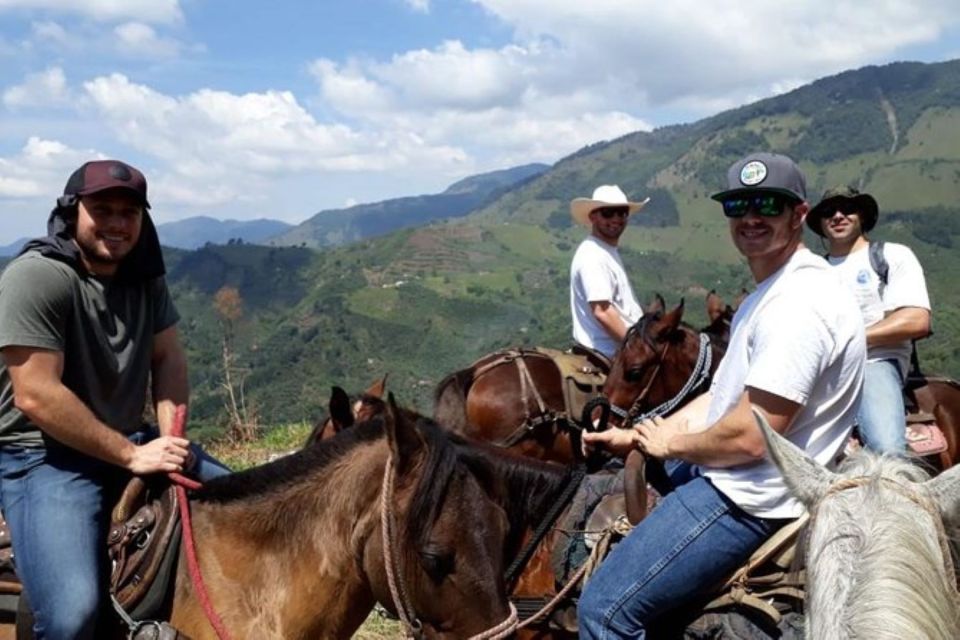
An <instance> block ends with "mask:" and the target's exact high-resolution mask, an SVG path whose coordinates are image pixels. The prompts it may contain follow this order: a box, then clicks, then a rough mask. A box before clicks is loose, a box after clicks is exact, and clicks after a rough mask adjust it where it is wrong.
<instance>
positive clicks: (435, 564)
mask: <svg viewBox="0 0 960 640" xmlns="http://www.w3.org/2000/svg"><path fill="white" fill-rule="evenodd" d="M383 419H384V428H385V431H386V435H387V442H388V444H389V456H390V462H389V465H388V469H387V471H386V472H385V473H386V474H388V475H389V474H391V473H392V479H391V484H392V487H391V488H388V485H387V480H385V482H384V492H385V496H384V499H383V502H382V504H383V508H384V509H385V512H384V513H383V514H382V517H383V518H384V519H385V520H384V522H387V521H390V522H392V523H393V525H392V526H391V525H390V524H384V525H383V527H382V529H381V535H380V544H379V545H372V546H371V547H369V548H368V553H365V557H364V570H365V572H366V574H367V575H368V576H370V578H371V588H372V590H373V592H374V596H375V597H376V598H377V599H378V600H379V601H380V602H381V603H383V604H384V605H385V606H387V607H388V608H389V609H393V610H394V611H395V612H396V613H397V614H398V615H399V616H400V617H401V619H402V620H405V622H407V624H408V625H410V626H412V627H413V629H414V630H416V629H417V628H418V627H420V626H422V628H423V631H424V633H425V635H426V637H431V638H465V637H471V636H474V635H476V634H480V633H482V632H484V631H487V630H489V629H491V628H494V627H497V626H499V625H500V624H501V623H504V622H505V621H506V622H508V623H509V620H510V619H511V618H512V609H511V606H510V604H509V601H508V600H507V594H506V589H505V586H504V584H503V580H502V575H503V570H504V546H505V545H504V541H505V540H506V537H507V534H508V531H509V525H508V522H507V516H506V513H505V511H504V509H503V508H502V507H501V506H500V505H499V504H498V502H497V501H496V500H495V499H494V498H493V497H492V496H491V495H490V493H489V488H488V487H486V486H485V484H484V482H483V480H484V479H483V478H482V477H479V476H477V475H476V474H474V473H473V472H472V471H471V470H470V468H469V467H468V466H467V465H465V464H463V463H462V461H460V459H459V454H458V453H457V451H456V447H455V445H454V444H453V443H452V442H451V440H450V436H449V435H448V434H446V433H444V432H442V431H441V430H440V429H439V427H438V426H437V425H435V424H434V423H433V422H432V421H430V420H428V419H427V418H423V417H422V416H419V415H418V414H415V413H413V412H410V411H405V410H401V409H399V408H398V407H397V405H396V403H395V401H394V398H393V394H390V396H389V399H388V402H387V403H386V407H385V411H384V415H383ZM391 469H392V471H391ZM390 493H393V495H392V496H391V495H389V494H390ZM371 549H372V552H371V551H370V550H371ZM391 573H392V574H393V576H392V579H391V577H390V574H391ZM391 582H393V583H394V584H396V585H399V587H391V586H390V585H391Z"/></svg>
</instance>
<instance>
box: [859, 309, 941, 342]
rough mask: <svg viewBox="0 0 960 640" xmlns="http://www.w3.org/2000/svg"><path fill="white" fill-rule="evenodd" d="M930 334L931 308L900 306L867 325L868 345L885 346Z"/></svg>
mask: <svg viewBox="0 0 960 640" xmlns="http://www.w3.org/2000/svg"><path fill="white" fill-rule="evenodd" d="M928 335H930V310H929V309H924V308H922V307H900V308H899V309H897V310H895V311H893V312H892V313H890V314H889V315H887V316H886V317H885V318H884V319H883V320H880V321H879V322H874V323H873V324H872V325H870V326H869V327H867V346H868V347H884V346H889V345H895V344H899V343H901V342H904V341H906V340H916V339H919V338H926V337H927V336H928Z"/></svg>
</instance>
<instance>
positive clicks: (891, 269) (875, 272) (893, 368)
mask: <svg viewBox="0 0 960 640" xmlns="http://www.w3.org/2000/svg"><path fill="white" fill-rule="evenodd" d="M878 217H879V211H878V207H877V201H876V200H874V198H873V196H871V195H870V194H868V193H860V192H859V191H858V190H857V189H855V188H853V187H848V186H841V187H834V188H832V189H828V190H827V191H826V192H825V193H824V194H823V197H822V198H821V199H820V202H819V203H818V204H817V206H815V207H814V208H813V210H812V211H811V212H810V215H809V216H808V217H807V225H808V226H809V227H810V228H811V229H812V230H813V232H814V233H816V234H817V235H818V236H820V237H821V238H825V239H826V241H827V243H828V244H829V247H830V252H829V254H828V255H827V261H829V262H830V264H831V265H833V266H834V268H835V269H836V270H837V271H838V272H839V273H840V276H841V278H842V279H843V282H844V284H846V286H847V287H848V288H849V289H850V290H851V291H852V292H853V295H854V298H855V299H856V301H857V303H858V304H859V305H860V312H861V313H862V314H863V323H864V326H865V327H866V332H867V367H866V369H864V376H863V401H862V402H861V404H860V411H859V413H858V414H857V422H858V424H859V429H860V438H861V439H862V440H863V443H864V445H865V446H867V447H869V448H870V449H873V450H874V451H877V452H879V453H890V454H894V455H903V454H904V453H906V448H907V441H906V436H905V432H904V422H903V415H904V407H903V395H902V388H903V382H904V379H905V378H906V375H907V367H908V364H907V363H908V361H909V359H910V352H911V342H912V341H913V340H917V339H919V338H925V337H927V336H928V335H929V334H930V298H929V296H928V295H927V283H926V281H925V280H924V277H923V268H922V267H921V266H920V262H919V261H918V260H917V257H916V256H915V255H914V254H913V251H911V250H910V249H909V248H908V247H905V246H904V245H902V244H895V243H893V242H887V243H884V242H872V241H871V240H870V239H869V238H867V233H868V232H870V231H871V230H872V229H873V227H874V225H876V224H877V218H878Z"/></svg>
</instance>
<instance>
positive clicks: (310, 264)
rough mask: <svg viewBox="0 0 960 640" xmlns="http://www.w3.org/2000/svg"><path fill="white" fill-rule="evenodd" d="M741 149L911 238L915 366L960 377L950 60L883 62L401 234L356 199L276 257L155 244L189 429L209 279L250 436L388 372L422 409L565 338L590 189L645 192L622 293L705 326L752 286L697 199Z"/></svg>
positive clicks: (621, 149)
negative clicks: (453, 385) (709, 304)
mask: <svg viewBox="0 0 960 640" xmlns="http://www.w3.org/2000/svg"><path fill="white" fill-rule="evenodd" d="M755 150H772V151H776V152H781V153H787V154H789V155H791V156H792V157H794V158H795V159H796V160H797V161H798V162H799V164H800V166H801V168H802V169H803V171H804V172H805V174H806V176H807V184H808V196H809V200H810V201H811V202H812V203H815V202H816V201H818V200H819V194H820V193H821V192H822V191H823V190H824V189H826V188H827V187H829V186H832V185H837V184H843V183H852V184H855V185H859V186H860V187H861V188H862V189H863V190H864V191H867V192H869V193H871V194H872V195H874V196H875V197H876V199H877V200H878V202H879V203H880V209H881V212H880V222H879V224H878V226H877V228H876V230H875V231H874V232H873V233H872V234H871V237H873V238H875V239H884V240H891V241H898V242H903V243H905V244H908V245H909V246H911V247H912V248H913V249H914V251H915V252H916V254H917V256H918V258H919V259H920V261H921V263H922V265H923V267H924V269H925V272H926V276H927V282H928V287H929V290H930V296H931V300H932V302H933V305H934V329H935V334H934V336H933V337H932V338H930V339H929V340H924V341H922V342H921V343H920V345H919V350H920V355H921V360H922V362H923V365H924V368H925V369H926V370H927V371H930V372H937V373H941V374H947V375H950V376H953V377H955V378H957V377H960V340H958V339H957V338H958V336H960V289H958V288H957V287H956V286H955V285H954V278H955V275H956V274H957V273H960V251H958V250H957V246H958V245H960V205H958V204H957V203H958V202H960V61H951V62H944V63H938V64H921V63H896V64H891V65H886V66H883V67H865V68H862V69H858V70H854V71H848V72H844V73H841V74H838V75H835V76H831V77H828V78H823V79H821V80H817V81H815V82H813V83H811V84H809V85H805V86H803V87H799V88H797V89H795V90H794V91H791V92H789V93H786V94H783V95H779V96H776V97H773V98H769V99H766V100H762V101H759V102H755V103H753V104H749V105H746V106H743V107H740V108H737V109H732V110H729V111H725V112H723V113H720V114H717V115H715V116H713V117H710V118H706V119H704V120H701V121H698V122H694V123H690V124H684V125H676V126H669V127H663V128H660V129H656V130H654V131H649V132H637V133H632V134H629V135H626V136H624V137H622V138H619V139H616V140H612V141H609V142H602V143H597V144H594V145H591V146H589V147H586V148H584V149H581V150H580V151H578V152H576V153H574V154H572V155H570V156H568V157H566V158H563V159H562V160H560V161H559V162H557V163H556V164H554V165H553V166H552V167H549V168H547V169H545V170H539V168H538V170H537V171H531V173H530V174H529V175H527V176H524V177H522V178H521V179H518V180H515V181H513V182H512V184H511V185H501V186H498V187H496V188H495V189H494V190H493V191H491V192H490V193H489V194H488V195H487V196H485V197H481V198H478V199H477V201H476V204H475V205H474V207H473V208H472V209H469V210H464V209H458V208H455V207H453V206H452V205H450V204H449V202H447V203H446V204H443V205H442V206H438V207H437V209H438V210H434V209H433V208H432V206H433V205H434V204H437V203H440V202H446V201H440V200H435V201H432V202H430V201H420V202H421V205H417V204H416V199H415V198H413V199H409V202H407V203H405V204H409V205H410V207H409V208H408V209H405V211H406V214H405V215H404V219H405V220H407V221H409V222H410V224H415V225H417V226H405V224H404V225H398V227H404V226H405V228H398V227H392V228H393V229H394V230H389V229H388V228H387V227H390V225H391V224H393V221H391V220H390V219H389V218H390V216H389V214H388V213H387V209H388V207H387V206H386V205H383V206H381V207H380V209H377V205H364V206H366V207H373V208H372V209H363V208H362V207H361V208H351V209H346V210H341V211H340V214H341V215H340V216H339V221H340V223H341V225H344V224H345V225H346V226H340V227H339V228H335V227H334V226H324V225H326V224H327V223H329V222H330V218H327V219H324V218H325V216H327V214H328V213H329V212H322V213H321V214H318V215H317V216H314V217H313V218H311V220H310V221H308V222H311V223H313V222H315V223H317V224H316V225H314V224H309V225H308V224H307V223H304V225H300V230H299V232H298V233H299V235H296V236H295V237H294V236H289V234H291V233H292V232H293V231H295V230H294V229H291V230H289V231H287V232H284V234H282V235H281V236H280V237H278V238H274V242H276V243H277V244H276V245H275V246H258V245H252V244H246V243H232V244H227V245H208V246H203V247H200V248H199V249H195V250H191V251H185V250H178V249H169V250H167V251H166V258H167V265H168V280H169V282H170V283H171V288H172V291H173V293H174V296H175V299H176V302H177V305H178V307H179V308H180V311H181V315H182V316H183V321H182V322H181V325H180V326H181V332H182V335H183V337H184V341H185V344H186V346H187V349H188V354H189V358H190V367H191V384H192V388H193V401H192V402H193V404H192V409H191V416H192V419H193V420H194V421H195V422H196V424H197V427H198V428H200V429H201V432H202V433H205V434H211V435H212V434H215V433H217V429H218V428H219V425H220V424H221V421H222V418H223V415H224V414H223V392H222V388H221V385H220V381H221V379H222V369H221V366H222V340H223V337H224V331H223V327H224V318H223V317H221V316H218V314H217V311H216V310H215V308H214V305H213V299H214V295H215V294H216V293H217V292H218V291H220V290H221V289H223V288H224V287H230V288H234V289H236V291H237V292H238V294H239V296H240V300H241V306H240V314H239V315H238V316H237V317H236V318H235V319H234V320H232V321H231V326H230V336H231V340H232V348H233V351H234V355H235V358H236V366H237V371H238V372H240V373H239V374H238V375H240V377H241V378H242V379H243V382H244V394H245V398H246V399H247V402H248V403H249V405H250V406H251V407H255V408H256V411H257V412H258V414H259V416H260V418H261V420H262V421H263V422H264V423H265V424H275V423H277V422H281V421H293V420H313V419H316V418H317V417H319V416H320V415H322V414H323V413H324V412H325V407H326V403H327V399H328V397H329V394H330V387H331V386H332V385H340V386H343V387H344V388H346V389H347V390H348V391H350V392H356V391H359V390H360V389H363V388H366V387H367V386H368V385H369V383H370V382H371V381H373V380H375V379H377V378H379V377H381V376H382V375H384V374H386V373H389V374H390V378H389V382H388V388H389V389H390V390H392V391H394V392H395V393H396V394H397V398H398V400H399V401H400V402H403V403H405V404H410V405H414V406H418V407H419V408H421V409H423V410H426V411H429V410H430V408H431V402H432V389H433V387H434V385H435V384H436V383H437V382H438V381H439V380H440V379H442V378H443V377H444V376H445V375H446V374H448V373H450V372H452V371H453V370H455V369H457V368H459V367H464V366H467V365H469V364H470V362H472V361H473V360H474V359H475V358H477V357H480V356H481V355H483V354H485V353H488V352H490V351H493V350H495V349H498V348H502V347H506V346H511V345H545V346H552V347H565V346H567V345H568V344H569V341H570V338H569V334H570V328H569V301H568V295H569V293H568V292H569V283H568V269H569V262H570V259H571V257H572V255H573V251H574V249H575V247H576V245H577V243H578V242H579V241H580V240H581V239H582V238H583V237H584V236H585V234H586V232H587V231H586V229H585V228H583V227H577V226H572V223H571V220H570V214H569V201H570V200H571V199H572V198H574V197H577V196H589V195H590V194H591V192H592V190H593V189H594V187H596V186H597V185H599V184H619V185H620V186H621V187H622V188H623V189H624V191H626V193H627V194H628V195H629V196H631V197H632V198H634V199H638V198H642V197H646V196H650V197H651V201H650V204H649V205H648V206H647V208H645V209H644V210H643V211H642V212H641V213H640V214H638V215H636V216H634V217H633V218H632V219H631V225H630V227H629V228H628V230H627V232H626V233H625V235H624V236H623V238H622V239H621V243H620V246H621V255H622V257H623V260H624V263H625V266H626V268H627V271H628V273H629V274H630V278H631V281H632V284H633V288H634V290H635V291H636V293H637V294H638V297H639V298H640V299H641V300H648V299H651V298H652V296H653V295H654V294H655V293H660V294H662V295H663V296H664V297H665V298H666V300H667V303H668V305H671V306H672V305H674V304H677V303H678V302H679V301H680V300H681V299H685V301H686V304H685V311H684V319H685V320H687V321H688V322H690V323H691V324H693V325H694V326H699V325H701V324H704V323H705V322H706V314H705V310H704V305H703V302H702V301H703V299H704V296H705V295H706V294H707V292H708V291H710V290H712V289H715V290H717V291H718V292H719V293H721V295H723V296H725V297H726V298H727V299H728V300H730V299H732V298H733V297H735V295H736V294H737V293H739V292H740V291H741V289H743V288H747V289H750V288H752V287H753V281H752V279H751V277H750V274H749V272H748V270H747V269H746V265H745V264H744V262H743V260H742V258H741V257H740V256H739V254H737V252H736V250H735V249H734V248H733V246H732V243H731V242H730V239H729V237H728V225H727V223H726V222H725V220H724V218H723V216H722V214H721V212H720V210H719V207H718V205H717V204H716V203H715V202H713V201H712V200H710V199H709V194H710V193H712V192H715V191H717V190H718V189H719V188H721V187H722V185H723V182H724V178H725V171H726V168H727V166H728V165H729V164H730V163H732V162H733V161H734V160H736V159H737V158H739V157H741V156H743V155H744V154H746V153H749V152H751V151H755ZM454 186H456V185H454ZM452 189H453V187H451V189H448V190H447V192H445V194H446V195H447V196H449V195H451V193H450V192H451V190H452ZM439 195H440V196H443V195H444V194H439ZM400 200H407V199H400ZM428 202H429V204H428ZM421 206H422V207H423V209H419V208H418V207H421ZM447 206H450V207H451V208H449V209H445V208H444V207H447ZM427 208H430V211H429V215H428V214H427V212H426V209H427ZM361 212H364V213H367V214H369V215H370V216H371V217H370V218H367V219H368V220H370V221H371V224H370V226H369V227H367V228H364V226H363V224H361V223H360V222H356V221H351V222H350V223H349V224H347V223H344V222H343V221H344V220H345V219H346V218H347V217H354V218H355V220H357V221H359V220H365V218H363V216H362V215H361ZM444 213H447V215H443V214H444ZM377 214H379V217H378V215H377ZM334 217H335V218H336V217H337V216H334ZM427 220H429V223H426V224H418V222H422V221H427ZM321 223H322V224H321ZM350 224H354V225H356V226H358V227H359V228H360V229H361V230H360V231H357V230H355V229H354V228H353V227H350ZM354 234H357V235H354ZM377 234H382V235H377ZM281 238H285V239H284V240H283V241H282V242H280V239H281ZM349 238H356V239H355V240H353V241H349V242H348V239H349ZM807 240H808V245H809V246H810V247H811V248H812V249H814V250H816V251H819V252H822V251H823V249H822V247H820V245H819V242H818V239H817V238H815V237H814V236H812V235H811V236H809V237H808V238H807ZM338 243H344V244H338ZM283 245H285V246H283ZM321 246H322V247H324V250H323V251H316V250H314V249H313V247H321ZM784 331H790V327H784Z"/></svg>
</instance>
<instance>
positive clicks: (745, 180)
mask: <svg viewBox="0 0 960 640" xmlns="http://www.w3.org/2000/svg"><path fill="white" fill-rule="evenodd" d="M758 191H761V192H762V191H770V192H773V193H780V194H782V195H785V196H789V197H791V198H794V199H797V200H800V201H802V202H803V201H806V199H807V181H806V179H805V178H804V177H803V173H802V172H801V171H800V167H798V166H797V163H796V162H794V161H793V160H791V159H790V158H788V157H787V156H784V155H780V154H778V153H764V152H760V153H751V154H750V155H748V156H745V157H743V158H741V159H740V160H737V161H736V162H734V163H733V164H732V165H730V168H729V169H727V188H726V189H725V190H724V191H720V192H719V193H715V194H713V195H712V196H710V197H711V198H713V199H714V200H716V201H718V202H720V201H723V200H726V199H727V198H730V197H732V196H738V195H747V194H750V193H756V192H758Z"/></svg>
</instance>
